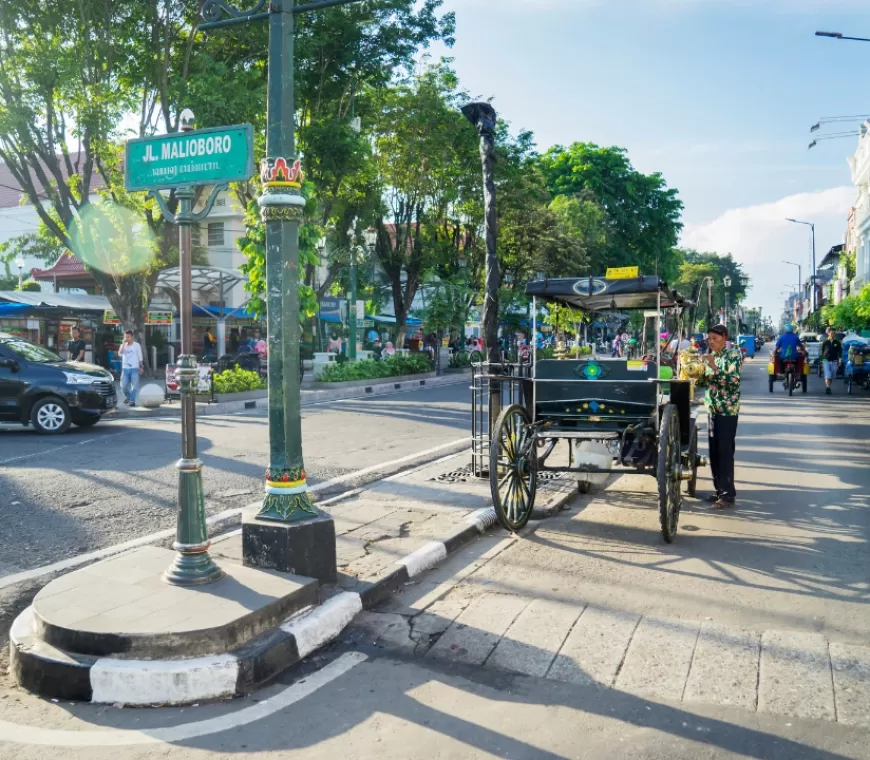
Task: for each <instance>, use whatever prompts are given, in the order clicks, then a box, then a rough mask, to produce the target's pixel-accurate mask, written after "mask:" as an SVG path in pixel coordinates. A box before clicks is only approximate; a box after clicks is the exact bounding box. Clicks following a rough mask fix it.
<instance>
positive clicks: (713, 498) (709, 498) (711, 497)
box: [701, 493, 719, 504]
mask: <svg viewBox="0 0 870 760" xmlns="http://www.w3.org/2000/svg"><path fill="white" fill-rule="evenodd" d="M701 499H702V500H703V501H706V502H708V503H710V504H715V503H716V502H717V501H719V494H717V493H705V494H704V495H703V496H702V497H701Z"/></svg>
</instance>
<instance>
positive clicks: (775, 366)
mask: <svg viewBox="0 0 870 760" xmlns="http://www.w3.org/2000/svg"><path fill="white" fill-rule="evenodd" d="M809 370H810V365H809V362H807V361H806V354H805V353H804V352H803V351H799V352H798V355H797V357H795V358H791V357H790V358H788V359H783V358H782V357H781V356H780V354H779V351H778V350H774V351H771V352H770V362H769V363H768V365H767V375H768V383H769V390H770V392H771V393H773V386H774V384H775V383H776V381H777V380H782V387H783V388H784V389H785V390H786V392H787V393H788V395H789V396H792V395H794V391H795V388H797V387H798V385H800V387H801V390H802V391H803V393H806V392H807V384H808V380H809V378H808V375H809Z"/></svg>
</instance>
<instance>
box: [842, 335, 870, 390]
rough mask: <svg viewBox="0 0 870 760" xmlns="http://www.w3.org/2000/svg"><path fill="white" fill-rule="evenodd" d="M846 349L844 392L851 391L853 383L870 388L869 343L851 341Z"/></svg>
mask: <svg viewBox="0 0 870 760" xmlns="http://www.w3.org/2000/svg"><path fill="white" fill-rule="evenodd" d="M847 350H848V352H849V353H848V355H847V358H846V370H845V375H844V379H845V381H846V393H852V386H853V385H855V386H858V387H859V388H864V389H866V390H870V345H867V344H866V343H864V344H862V343H858V342H853V343H850V345H849V347H848V349H847Z"/></svg>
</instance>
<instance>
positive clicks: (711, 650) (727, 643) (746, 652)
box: [683, 621, 761, 710]
mask: <svg viewBox="0 0 870 760" xmlns="http://www.w3.org/2000/svg"><path fill="white" fill-rule="evenodd" d="M760 654H761V634H760V633H759V632H757V631H750V630H746V629H745V628H734V627H730V626H724V625H721V624H718V623H713V622H710V621H705V622H704V623H702V624H701V633H700V635H699V636H698V646H697V647H696V649H695V656H694V657H693V658H692V668H691V670H690V671H689V680H688V682H687V683H686V692H685V694H684V696H683V698H684V699H685V700H687V701H693V702H707V703H710V704H715V705H733V706H735V707H745V708H746V709H749V710H754V709H755V704H756V697H757V691H756V687H757V685H758V661H759V656H760Z"/></svg>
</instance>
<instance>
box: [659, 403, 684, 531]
mask: <svg viewBox="0 0 870 760" xmlns="http://www.w3.org/2000/svg"><path fill="white" fill-rule="evenodd" d="M658 447H659V451H658V468H657V470H656V475H657V477H658V482H659V521H660V523H661V526H662V537H663V538H664V539H665V541H666V542H667V543H671V542H672V541H673V540H674V536H676V535H677V521H678V520H679V518H680V503H681V498H682V497H681V491H680V482H681V481H680V473H681V470H682V466H681V465H682V452H681V451H680V413H679V411H677V407H676V406H675V405H674V404H668V405H667V406H666V407H665V411H664V413H663V414H662V421H661V426H660V427H659V441H658Z"/></svg>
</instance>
